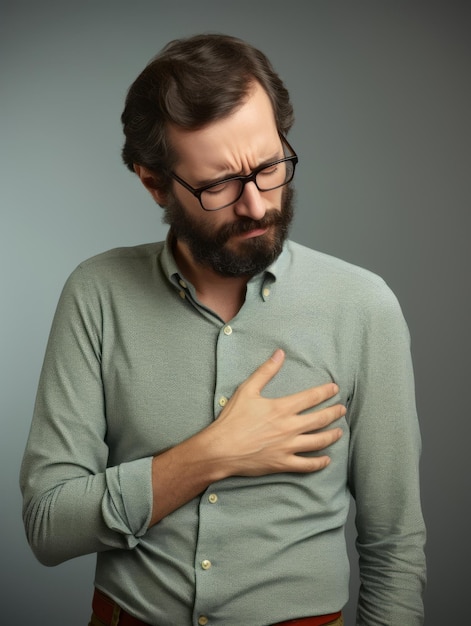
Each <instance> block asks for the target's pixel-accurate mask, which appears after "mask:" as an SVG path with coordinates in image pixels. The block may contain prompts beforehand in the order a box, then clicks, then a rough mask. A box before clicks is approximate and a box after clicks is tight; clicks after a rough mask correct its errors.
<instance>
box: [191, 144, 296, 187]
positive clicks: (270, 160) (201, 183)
mask: <svg viewBox="0 0 471 626" xmlns="http://www.w3.org/2000/svg"><path fill="white" fill-rule="evenodd" d="M284 156H285V155H284V153H282V155H281V156H280V152H279V151H277V152H276V153H275V154H274V155H273V156H271V157H269V158H268V159H264V160H263V161H261V162H260V163H259V164H258V165H257V166H256V167H254V168H253V170H252V172H253V171H254V170H257V169H259V168H260V167H264V166H265V165H270V163H276V161H279V160H280V159H283V158H284ZM236 176H245V174H244V173H243V172H238V173H235V172H227V174H222V175H221V176H217V177H216V178H206V179H201V180H198V181H196V182H195V185H194V186H195V189H199V187H206V185H212V184H213V183H219V182H221V181H223V180H227V179H229V178H235V177H236Z"/></svg>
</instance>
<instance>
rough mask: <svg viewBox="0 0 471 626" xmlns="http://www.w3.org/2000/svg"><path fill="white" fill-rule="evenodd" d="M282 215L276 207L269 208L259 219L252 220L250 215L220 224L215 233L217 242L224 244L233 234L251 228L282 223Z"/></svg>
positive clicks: (241, 232) (262, 227)
mask: <svg viewBox="0 0 471 626" xmlns="http://www.w3.org/2000/svg"><path fill="white" fill-rule="evenodd" d="M283 222H284V220H283V215H282V213H281V211H278V210H277V209H269V210H268V211H267V212H266V213H265V215H264V216H263V217H262V219H261V220H253V219H252V218H250V217H241V218H239V219H238V220H237V221H235V222H232V223H231V224H225V225H224V226H221V228H220V230H219V232H218V234H217V243H218V244H219V245H222V244H225V243H226V242H227V241H228V240H229V239H230V238H231V237H233V236H234V235H243V234H244V233H248V232H250V231H251V230H257V229H264V228H268V227H270V226H279V225H280V224H283Z"/></svg>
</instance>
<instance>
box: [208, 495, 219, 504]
mask: <svg viewBox="0 0 471 626" xmlns="http://www.w3.org/2000/svg"><path fill="white" fill-rule="evenodd" d="M208 500H209V501H210V502H211V504H216V502H217V501H218V497H217V495H216V494H215V493H210V494H209V496H208Z"/></svg>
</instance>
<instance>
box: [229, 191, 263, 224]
mask: <svg viewBox="0 0 471 626" xmlns="http://www.w3.org/2000/svg"><path fill="white" fill-rule="evenodd" d="M266 210H267V209H266V206H265V200H264V199H263V197H262V194H261V193H260V191H259V190H258V188H257V185H256V184H255V183H254V182H250V183H246V185H245V187H244V190H243V192H242V195H241V196H240V198H239V199H238V200H237V202H236V203H235V205H234V211H235V213H236V214H237V215H243V216H244V217H250V218H252V219H253V220H261V219H262V218H263V217H264V216H265V213H266Z"/></svg>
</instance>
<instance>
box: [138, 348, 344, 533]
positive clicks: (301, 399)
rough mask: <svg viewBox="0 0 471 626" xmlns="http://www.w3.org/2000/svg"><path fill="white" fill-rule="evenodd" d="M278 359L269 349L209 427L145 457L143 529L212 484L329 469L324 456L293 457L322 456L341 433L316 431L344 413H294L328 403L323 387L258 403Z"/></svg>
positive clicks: (332, 389) (331, 388)
mask: <svg viewBox="0 0 471 626" xmlns="http://www.w3.org/2000/svg"><path fill="white" fill-rule="evenodd" d="M284 358H285V355H284V352H283V351H282V350H277V351H276V352H275V353H274V354H273V356H272V357H271V358H270V359H268V361H266V362H265V363H263V364H262V365H261V366H260V367H259V368H258V369H257V370H256V371H255V372H254V373H253V374H252V375H251V376H249V378H247V380H246V381H244V382H243V383H242V384H241V385H240V386H239V387H238V389H237V390H236V392H235V393H234V395H233V396H232V398H231V399H230V400H229V402H228V403H227V405H226V406H225V407H224V409H223V411H222V412H221V414H220V415H219V417H218V419H217V420H216V421H214V422H213V423H211V424H210V425H209V426H208V427H207V428H205V429H204V430H202V431H201V432H199V433H197V434H196V435H194V436H193V437H190V438H189V439H187V440H186V441H183V442H182V443H180V444H178V445H177V446H175V447H174V448H171V449H170V450H167V451H165V452H163V453H162V454H159V455H158V456H155V457H154V458H153V461H152V488H153V495H154V506H153V510H152V517H151V520H150V523H149V525H150V526H152V525H153V524H156V523H157V522H158V521H160V520H161V519H162V518H163V517H166V516H167V515H169V514H170V513H172V511H175V510H176V509H178V508H179V507H181V506H182V505H184V504H186V503H187V502H189V501H190V500H192V499H193V498H195V497H196V496H198V495H199V494H200V493H201V492H202V491H204V490H205V489H206V488H207V487H208V486H209V485H210V484H211V483H213V482H215V481H217V480H221V479H223V478H227V477H229V476H261V475H264V474H275V473H280V472H298V473H307V472H315V471H318V470H321V469H323V468H324V467H326V466H327V465H328V464H329V462H330V459H329V457H328V456H327V455H321V456H314V457H310V456H307V457H306V456H301V455H299V454H298V453H302V452H314V451H319V450H323V449H324V448H326V447H328V446H330V445H331V444H333V443H335V442H336V441H337V440H338V439H339V438H340V436H341V435H342V430H341V429H340V428H331V429H327V430H321V429H324V428H326V427H327V426H330V424H332V422H334V421H335V420H337V419H339V418H340V417H342V416H343V415H345V412H346V409H345V407H343V406H342V405H340V404H336V405H334V406H330V407H327V408H323V409H317V410H313V411H311V412H309V413H307V414H303V415H300V413H301V412H302V411H306V410H308V409H315V407H316V406H318V405H319V404H321V403H322V402H324V401H325V400H328V399H329V398H332V397H333V396H334V395H335V394H336V393H337V392H338V387H337V385H336V384H335V383H328V384H326V385H321V386H320V387H312V388H311V389H306V390H305V391H300V392H299V393H295V394H293V395H290V396H285V397H281V398H275V399H269V398H264V397H263V396H262V390H263V388H264V387H265V386H266V385H267V383H268V382H269V381H270V380H271V379H272V378H273V377H274V376H275V374H277V373H278V372H279V370H280V369H281V366H282V365H283V361H284Z"/></svg>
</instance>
